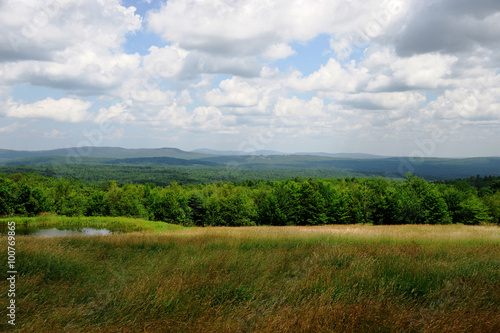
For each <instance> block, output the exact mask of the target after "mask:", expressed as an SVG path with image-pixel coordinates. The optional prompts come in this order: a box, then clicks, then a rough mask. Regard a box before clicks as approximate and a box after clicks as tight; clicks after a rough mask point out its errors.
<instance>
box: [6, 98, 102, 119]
mask: <svg viewBox="0 0 500 333" xmlns="http://www.w3.org/2000/svg"><path fill="white" fill-rule="evenodd" d="M91 104H92V103H90V102H84V101H81V100H78V99H72V98H61V99H59V100H55V99H53V98H46V99H44V100H41V101H38V102H35V103H32V104H24V103H19V102H12V101H11V102H10V103H9V106H8V109H7V110H6V113H5V115H6V116H8V117H13V118H47V119H53V120H56V121H62V122H72V123H76V122H81V121H84V120H87V119H89V117H90V115H89V114H88V112H87V110H88V109H89V108H90V106H91Z"/></svg>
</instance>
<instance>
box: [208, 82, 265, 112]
mask: <svg viewBox="0 0 500 333" xmlns="http://www.w3.org/2000/svg"><path fill="white" fill-rule="evenodd" d="M219 86H220V88H221V89H222V90H221V89H214V90H211V91H210V92H208V93H207V95H206V97H205V101H206V102H207V103H208V105H213V106H238V107H244V106H255V105H256V104H257V103H258V101H259V100H258V96H259V92H258V90H257V88H255V87H252V86H251V85H250V84H248V83H247V82H245V81H243V80H241V79H238V78H232V79H228V80H223V81H222V82H221V83H220V84H219Z"/></svg>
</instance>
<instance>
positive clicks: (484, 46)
mask: <svg viewBox="0 0 500 333" xmlns="http://www.w3.org/2000/svg"><path fill="white" fill-rule="evenodd" d="M84 146H113V147H124V148H160V147H176V148H180V149H183V150H193V149H197V148H211V149H218V150H241V151H245V152H249V153H251V152H254V151H256V150H275V151H280V152H285V153H292V152H319V151H322V152H330V153H370V154H378V155H386V156H412V157H475V156H500V1H498V0H475V1H470V0H386V1H380V0H359V1H358V0H274V1H273V0H210V1H207V0H168V1H164V0H162V1H160V0H147V1H146V0H138V1H130V0H122V1H119V0H0V149H17V150H47V149H55V148H67V147H84Z"/></svg>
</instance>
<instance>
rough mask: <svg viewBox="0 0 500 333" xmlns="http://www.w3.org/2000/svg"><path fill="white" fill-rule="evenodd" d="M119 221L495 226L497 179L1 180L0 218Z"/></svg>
mask: <svg viewBox="0 0 500 333" xmlns="http://www.w3.org/2000/svg"><path fill="white" fill-rule="evenodd" d="M43 213H51V214H57V215H64V216H123V217H137V218H144V219H147V220H152V221H164V222H169V223H175V224H183V225H192V226H252V225H276V226H285V225H324V224H355V223H366V224H374V225H389V224H450V223H463V224H483V223H494V224H500V177H479V176H477V177H471V178H469V179H462V180H455V181H445V182H443V181H442V182H429V181H426V180H424V179H422V178H420V177H418V176H414V175H411V174H410V173H408V174H407V175H406V178H405V179H404V180H402V181H400V180H391V179H385V178H380V177H379V178H356V177H346V178H299V177H295V178H289V179H281V180H244V181H235V182H212V183H206V184H202V183H198V184H194V183H191V184H183V185H180V184H178V183H176V182H173V183H171V184H170V185H166V186H160V185H157V184H153V183H145V184H134V183H127V184H123V185H120V184H117V182H116V181H114V180H110V181H106V182H99V183H97V182H94V183H86V182H84V181H82V180H76V179H72V178H53V177H46V176H43V175H39V174H33V173H15V174H0V216H5V217H10V216H35V215H39V214H43Z"/></svg>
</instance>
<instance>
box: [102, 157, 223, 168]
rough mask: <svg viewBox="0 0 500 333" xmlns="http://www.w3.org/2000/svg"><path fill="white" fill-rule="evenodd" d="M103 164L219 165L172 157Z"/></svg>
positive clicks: (144, 158) (133, 159)
mask: <svg viewBox="0 0 500 333" xmlns="http://www.w3.org/2000/svg"><path fill="white" fill-rule="evenodd" d="M104 164H114V165H116V164H119V165H144V166H149V165H151V166H153V165H154V166H167V165H176V166H186V165H205V166H212V167H217V166H221V165H220V164H217V163H214V162H209V161H202V160H196V159H192V160H186V159H182V158H174V157H138V158H118V159H115V160H112V161H107V162H105V163H104Z"/></svg>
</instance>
